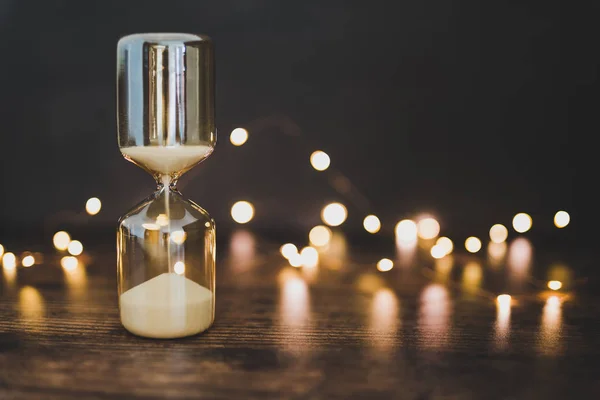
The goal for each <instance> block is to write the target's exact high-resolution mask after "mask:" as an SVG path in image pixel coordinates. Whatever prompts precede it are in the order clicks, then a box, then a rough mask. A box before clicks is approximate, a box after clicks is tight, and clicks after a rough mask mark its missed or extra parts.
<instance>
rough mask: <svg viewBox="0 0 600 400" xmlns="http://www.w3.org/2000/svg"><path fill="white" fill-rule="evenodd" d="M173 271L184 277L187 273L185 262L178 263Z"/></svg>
mask: <svg viewBox="0 0 600 400" xmlns="http://www.w3.org/2000/svg"><path fill="white" fill-rule="evenodd" d="M173 271H175V273H176V274H177V275H183V273H184V272H185V263H184V262H183V261H177V262H176V263H175V265H173Z"/></svg>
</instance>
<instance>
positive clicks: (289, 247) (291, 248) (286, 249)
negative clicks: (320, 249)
mask: <svg viewBox="0 0 600 400" xmlns="http://www.w3.org/2000/svg"><path fill="white" fill-rule="evenodd" d="M279 251H280V252H281V255H282V256H284V257H285V258H286V259H288V260H289V259H290V258H292V257H293V256H295V255H296V254H298V248H297V247H296V246H295V245H293V244H292V243H286V244H284V245H283V246H281V247H280V248H279Z"/></svg>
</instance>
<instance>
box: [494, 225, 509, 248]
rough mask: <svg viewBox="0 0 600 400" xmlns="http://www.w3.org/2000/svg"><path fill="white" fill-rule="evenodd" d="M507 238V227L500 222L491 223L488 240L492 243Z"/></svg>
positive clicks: (500, 241)
mask: <svg viewBox="0 0 600 400" xmlns="http://www.w3.org/2000/svg"><path fill="white" fill-rule="evenodd" d="M506 238H508V229H506V227H505V226H504V225H502V224H496V225H493V226H492V227H491V228H490V240H491V241H492V242H494V243H502V242H504V241H506Z"/></svg>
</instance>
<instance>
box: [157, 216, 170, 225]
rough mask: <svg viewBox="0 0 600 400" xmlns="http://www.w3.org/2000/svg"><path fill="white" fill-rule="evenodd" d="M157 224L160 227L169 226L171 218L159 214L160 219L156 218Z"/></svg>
mask: <svg viewBox="0 0 600 400" xmlns="http://www.w3.org/2000/svg"><path fill="white" fill-rule="evenodd" d="M156 224H157V225H158V226H167V225H169V217H167V214H158V217H156Z"/></svg>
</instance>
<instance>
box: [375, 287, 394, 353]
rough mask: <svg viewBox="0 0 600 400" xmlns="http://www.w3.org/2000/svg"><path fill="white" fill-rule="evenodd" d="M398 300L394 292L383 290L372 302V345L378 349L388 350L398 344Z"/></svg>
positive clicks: (377, 293) (376, 293) (378, 291)
mask: <svg viewBox="0 0 600 400" xmlns="http://www.w3.org/2000/svg"><path fill="white" fill-rule="evenodd" d="M398 311H399V307H398V298H397V297H396V294H395V293H394V291H393V290H390V289H387V288H382V289H379V290H377V291H376V292H375V294H374V295H373V301H372V302H371V312H370V316H371V318H370V323H369V328H370V329H369V330H370V332H369V336H370V339H371V340H370V343H371V344H373V345H374V346H375V347H377V348H378V349H382V350H388V349H390V348H392V347H393V346H394V343H396V341H397V339H396V333H397V331H398V325H399V324H400V317H399V315H398Z"/></svg>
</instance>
